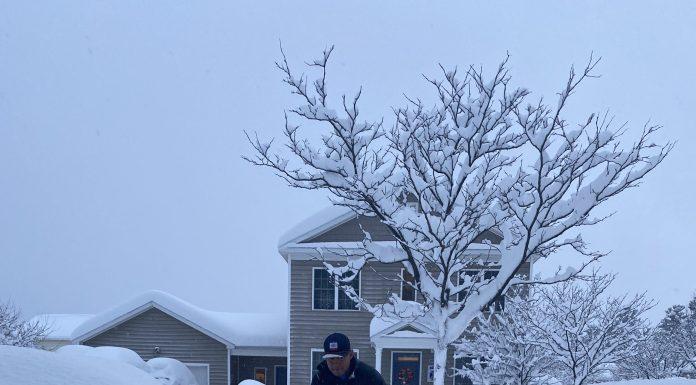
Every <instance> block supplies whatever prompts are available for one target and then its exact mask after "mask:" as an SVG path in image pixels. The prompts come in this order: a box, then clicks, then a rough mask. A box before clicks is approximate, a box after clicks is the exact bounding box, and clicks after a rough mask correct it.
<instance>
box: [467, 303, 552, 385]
mask: <svg viewBox="0 0 696 385" xmlns="http://www.w3.org/2000/svg"><path fill="white" fill-rule="evenodd" d="M534 306H535V305H534V303H533V301H530V300H528V299H527V298H525V297H523V296H516V295H512V296H509V297H508V299H507V300H506V303H505V308H504V309H503V310H502V311H495V310H494V309H492V310H494V311H491V312H486V313H482V314H481V315H479V316H478V317H477V318H476V320H475V321H474V323H473V325H475V326H474V328H473V329H472V330H471V331H470V332H467V335H466V336H465V339H464V340H463V341H461V342H460V343H458V344H455V349H456V355H455V357H456V359H457V361H458V362H462V361H463V360H467V363H466V365H457V367H456V369H455V375H459V376H464V377H468V378H469V379H471V381H472V382H473V383H474V384H485V385H489V384H497V385H535V384H546V383H548V382H549V381H548V380H549V378H550V377H551V376H552V375H553V368H554V367H555V366H557V362H556V360H555V359H554V357H553V356H552V353H551V352H550V351H549V350H548V349H546V347H545V346H541V345H539V344H538V343H537V339H536V338H535V336H534V334H533V331H534V330H533V328H532V325H531V322H530V319H529V318H528V317H527V315H528V314H530V313H531V312H532V311H533V307H534Z"/></svg>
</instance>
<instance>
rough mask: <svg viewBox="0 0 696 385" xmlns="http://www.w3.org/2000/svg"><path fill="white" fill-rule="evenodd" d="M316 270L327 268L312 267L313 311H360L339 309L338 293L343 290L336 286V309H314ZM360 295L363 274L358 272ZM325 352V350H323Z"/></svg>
mask: <svg viewBox="0 0 696 385" xmlns="http://www.w3.org/2000/svg"><path fill="white" fill-rule="evenodd" d="M316 270H324V271H326V268H325V267H317V266H314V267H312V311H360V309H358V308H352V309H339V308H338V291H339V290H341V289H340V288H339V287H338V286H335V285H334V307H333V309H317V308H315V307H314V272H315V271H316ZM357 274H358V293H362V272H360V271H359V272H358V273H357ZM322 351H323V350H322Z"/></svg>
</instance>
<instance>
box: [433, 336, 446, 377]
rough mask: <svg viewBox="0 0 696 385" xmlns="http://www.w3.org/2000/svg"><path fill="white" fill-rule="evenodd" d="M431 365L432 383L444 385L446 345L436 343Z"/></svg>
mask: <svg viewBox="0 0 696 385" xmlns="http://www.w3.org/2000/svg"><path fill="white" fill-rule="evenodd" d="M433 355H434V357H433V366H434V369H435V373H434V376H433V385H445V375H446V374H447V345H445V346H442V344H440V343H438V344H437V346H436V347H435V349H434V350H433Z"/></svg>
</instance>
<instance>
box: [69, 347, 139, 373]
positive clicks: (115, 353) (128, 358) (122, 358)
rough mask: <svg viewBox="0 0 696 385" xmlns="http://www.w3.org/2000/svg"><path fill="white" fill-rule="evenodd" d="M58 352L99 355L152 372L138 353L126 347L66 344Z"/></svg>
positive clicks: (98, 356) (90, 355) (99, 356)
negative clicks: (94, 346)
mask: <svg viewBox="0 0 696 385" xmlns="http://www.w3.org/2000/svg"><path fill="white" fill-rule="evenodd" d="M56 352H57V353H59V354H64V355H73V356H74V355H79V356H88V357H97V358H102V359H105V360H111V361H117V362H121V363H124V364H128V365H132V366H135V367H136V368H138V369H140V370H142V371H144V372H150V367H149V366H148V365H147V363H146V362H145V361H144V360H143V359H142V358H140V356H139V355H138V353H136V352H134V351H132V350H130V349H126V348H119V347H116V346H99V347H96V348H93V347H91V346H85V345H66V346H62V347H61V348H59V349H58V350H56Z"/></svg>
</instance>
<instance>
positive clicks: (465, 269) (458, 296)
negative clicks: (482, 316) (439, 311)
mask: <svg viewBox="0 0 696 385" xmlns="http://www.w3.org/2000/svg"><path fill="white" fill-rule="evenodd" d="M467 271H476V272H479V271H480V272H483V278H484V279H485V276H486V271H497V272H498V274H499V273H500V267H482V268H478V269H472V268H464V269H462V270H460V271H459V274H458V279H460V280H461V279H462V273H464V274H466V272H467ZM496 276H497V274H496ZM459 284H460V285H461V281H459ZM462 292H463V291H460V292H459V293H457V302H459V301H461V299H460V296H461V295H462ZM496 297H498V296H496ZM500 297H502V306H501V307H500V309H496V311H498V310H505V297H506V295H505V294H502V295H500ZM493 301H494V302H493V306H496V305H495V298H494V299H493ZM496 307H497V306H496ZM484 311H486V310H484Z"/></svg>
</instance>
